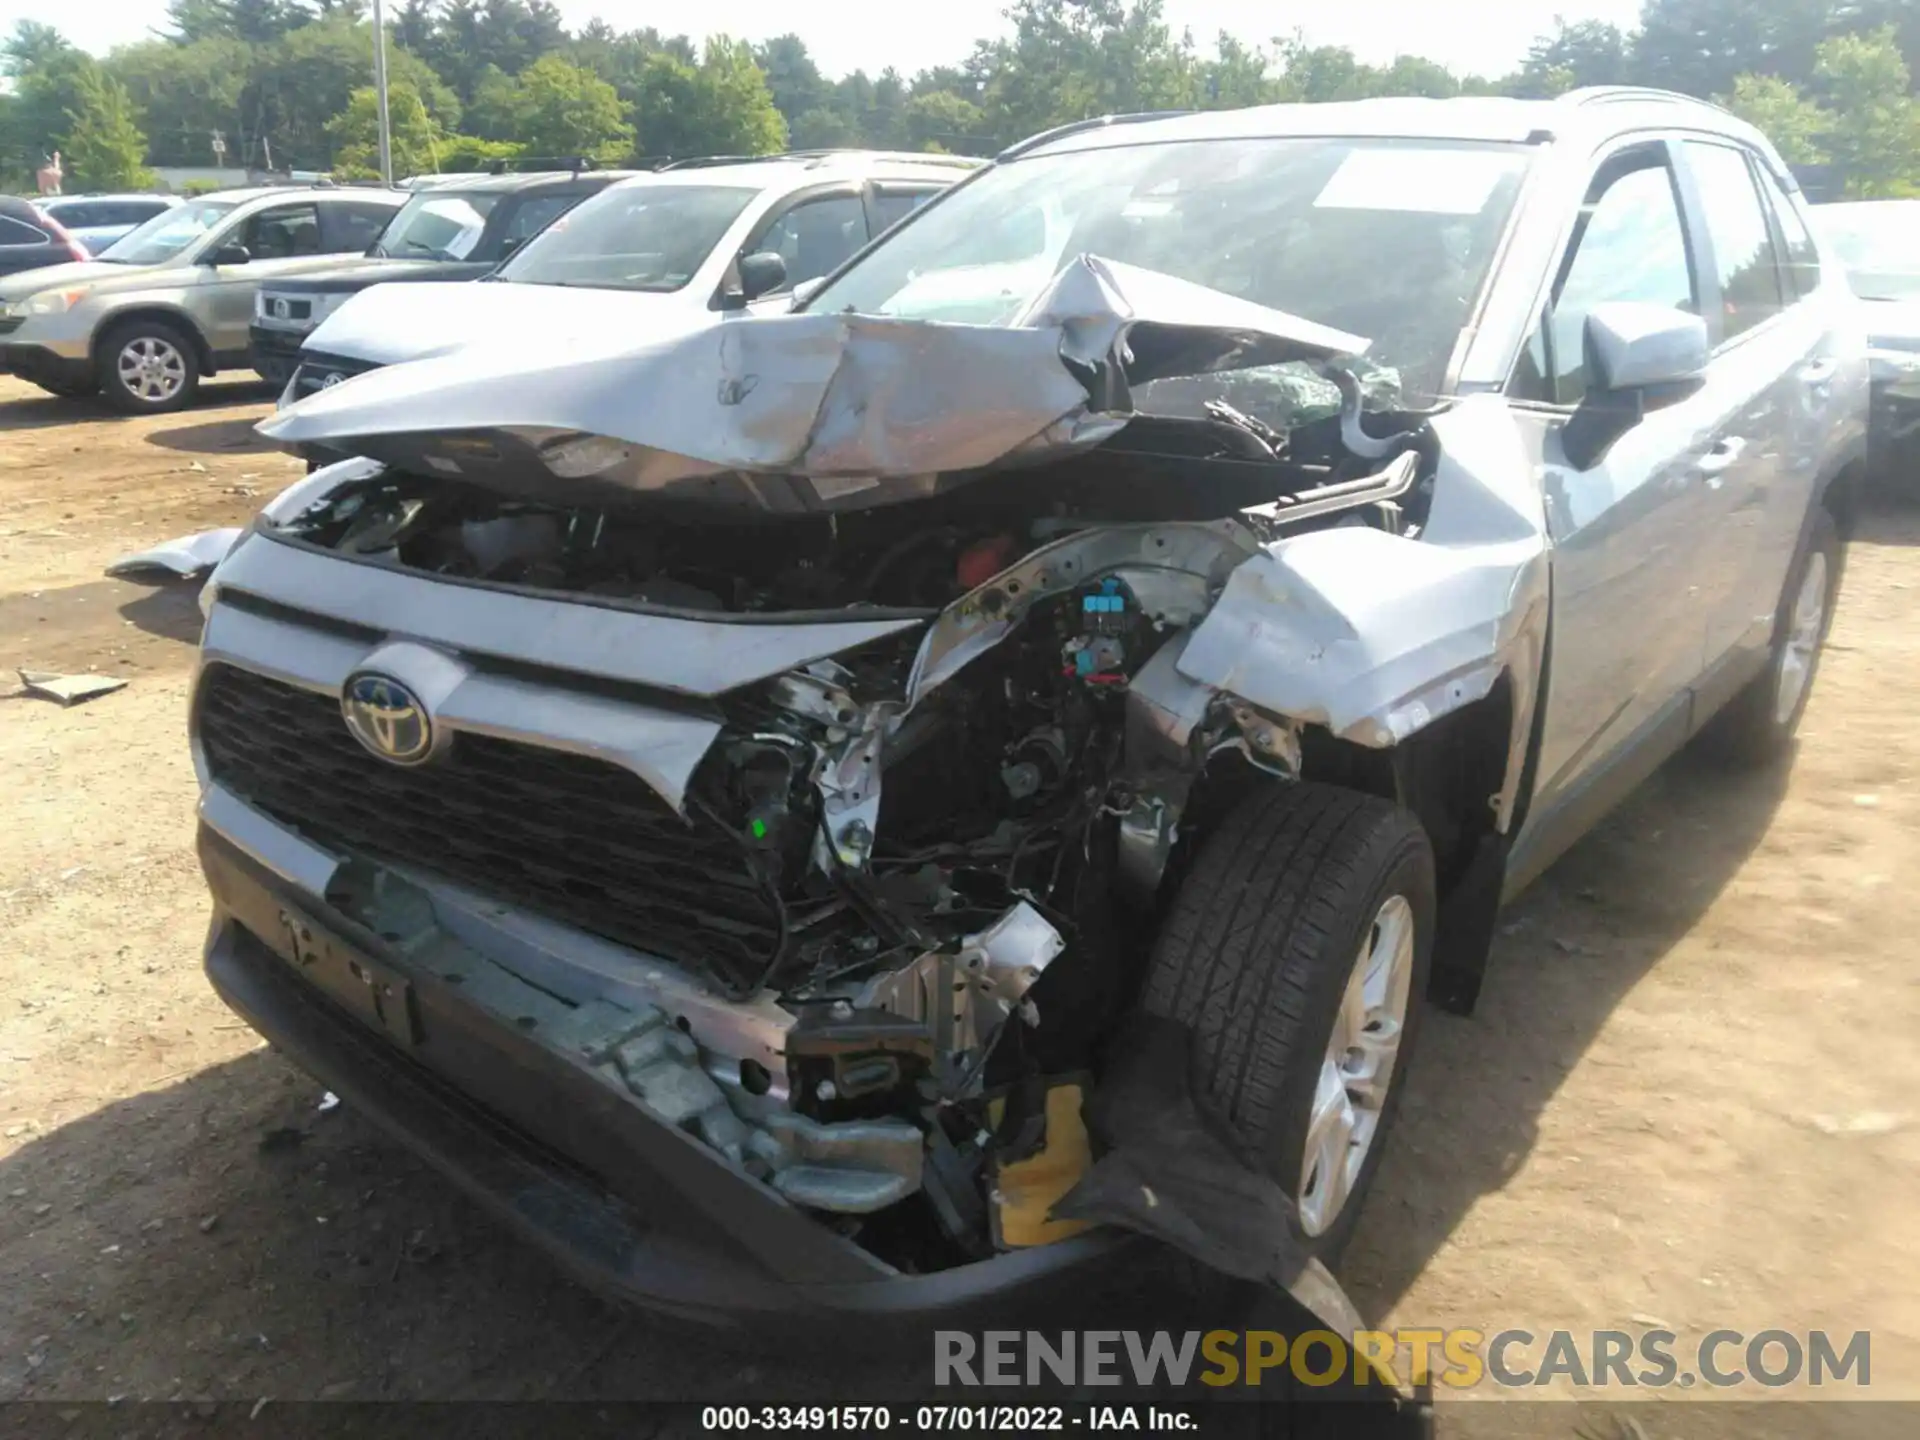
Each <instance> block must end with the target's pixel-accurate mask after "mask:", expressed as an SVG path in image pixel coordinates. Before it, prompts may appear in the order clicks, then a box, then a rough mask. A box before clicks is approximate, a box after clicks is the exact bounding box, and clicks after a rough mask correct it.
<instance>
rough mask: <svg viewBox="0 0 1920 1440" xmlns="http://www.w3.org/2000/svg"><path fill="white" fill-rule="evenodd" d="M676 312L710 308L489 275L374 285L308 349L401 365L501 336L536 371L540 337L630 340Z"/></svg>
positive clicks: (551, 341)
mask: <svg viewBox="0 0 1920 1440" xmlns="http://www.w3.org/2000/svg"><path fill="white" fill-rule="evenodd" d="M356 268H357V267H356ZM346 273H347V274H351V273H352V271H351V270H349V271H347V272H346ZM674 314H681V315H684V314H694V315H700V316H705V317H706V318H708V319H709V320H711V316H710V315H709V314H708V312H707V311H705V310H704V309H702V308H700V307H698V306H690V305H688V304H687V302H686V299H685V297H683V296H677V295H650V294H642V293H639V292H637V291H631V290H587V289H573V288H568V287H565V286H560V285H519V284H514V283H512V282H509V281H492V280H490V281H488V282H487V283H485V284H484V285H483V284H464V285H414V284H407V283H398V284H395V283H387V284H380V285H373V286H369V287H368V288H367V289H365V290H363V291H361V292H360V293H359V294H358V295H356V296H354V297H353V298H352V299H351V300H349V301H348V302H347V303H346V304H344V305H342V306H341V307H340V308H339V309H338V310H336V311H334V313H333V314H331V315H329V316H328V317H327V318H326V319H325V320H324V321H322V322H321V323H320V325H319V326H317V327H316V328H315V329H314V331H313V333H312V334H311V335H309V336H308V337H307V339H306V344H305V346H304V348H305V349H308V350H312V351H316V352H318V353H320V354H323V355H341V356H345V357H347V358H348V359H352V360H367V361H371V362H372V363H374V364H376V365H397V364H399V363H401V362H402V361H406V360H422V359H429V358H432V357H434V356H440V355H449V354H452V353H453V352H454V351H456V350H458V349H460V348H462V347H463V346H466V345H470V344H473V343H475V342H481V343H485V342H489V341H503V342H505V349H504V353H505V354H517V355H521V356H526V357H529V358H528V359H526V360H524V361H523V362H522V363H523V364H525V365H527V367H528V368H529V369H537V368H538V367H539V363H540V362H539V361H538V360H534V359H532V358H531V357H532V356H533V355H534V354H535V353H537V352H538V350H540V349H541V348H542V345H541V342H545V343H546V344H548V345H551V346H552V347H553V353H554V354H556V355H566V354H567V353H568V352H569V351H570V349H571V346H569V345H567V344H564V343H559V342H564V341H567V340H569V339H570V338H571V337H572V336H573V335H575V334H590V333H594V332H602V333H605V332H609V331H611V332H614V333H617V334H618V335H620V336H621V337H623V338H625V339H626V340H628V341H629V342H631V341H632V339H633V337H634V335H635V333H636V329H637V330H638V331H639V333H641V334H645V333H649V332H651V331H652V330H653V329H654V327H655V325H656V324H657V323H658V321H659V319H660V318H661V317H662V316H664V315H674ZM363 393H364V392H363Z"/></svg>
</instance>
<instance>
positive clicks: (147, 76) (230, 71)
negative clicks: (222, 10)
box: [102, 37, 257, 165]
mask: <svg viewBox="0 0 1920 1440" xmlns="http://www.w3.org/2000/svg"><path fill="white" fill-rule="evenodd" d="M256 60H257V55H256V51H255V49H254V47H253V46H251V45H248V44H246V43H245V42H244V41H241V40H234V39H230V38H222V37H213V38H209V39H205V40H195V41H193V42H192V43H190V44H176V43H174V42H171V41H166V40H148V41H144V42H142V43H141V44H138V45H128V46H125V47H123V48H121V49H118V50H115V51H114V52H113V53H112V54H111V55H109V56H108V57H107V58H106V60H105V61H103V62H102V63H103V64H104V65H105V67H106V70H107V73H108V74H109V75H111V76H113V78H114V79H116V80H118V81H119V82H120V83H121V84H122V85H124V86H126V87H127V94H128V95H129V96H130V97H132V100H133V104H134V108H135V109H136V110H137V111H138V112H139V114H140V124H141V128H142V129H143V130H145V131H146V132H147V153H148V156H149V158H150V160H151V162H152V163H153V164H156V165H208V164H211V163H213V159H214V152H213V136H214V134H215V132H218V133H219V134H220V136H221V138H222V139H224V140H225V141H226V143H227V147H228V150H229V152H230V154H229V158H232V157H233V156H237V155H238V154H239V153H240V152H241V150H242V148H243V141H242V139H241V125H240V113H241V109H240V101H241V97H242V96H243V95H244V94H245V93H246V89H247V81H248V78H249V77H250V76H251V74H252V73H253V68H254V65H255V63H256Z"/></svg>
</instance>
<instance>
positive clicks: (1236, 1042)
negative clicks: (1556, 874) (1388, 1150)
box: [1145, 784, 1435, 1257]
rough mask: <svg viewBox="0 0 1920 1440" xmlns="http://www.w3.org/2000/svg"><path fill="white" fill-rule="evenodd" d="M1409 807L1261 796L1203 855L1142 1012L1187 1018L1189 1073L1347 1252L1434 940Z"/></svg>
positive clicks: (1324, 792)
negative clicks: (1190, 1051)
mask: <svg viewBox="0 0 1920 1440" xmlns="http://www.w3.org/2000/svg"><path fill="white" fill-rule="evenodd" d="M1434 909H1435V900H1434V877H1433V853H1432V850H1431V848H1430V846H1429V844H1428V841H1427V836H1426V832H1425V830H1423V829H1422V828H1421V825H1420V822H1419V821H1418V820H1416V819H1415V818H1414V817H1413V815H1411V814H1410V813H1408V812H1407V811H1405V810H1403V809H1401V808H1400V807H1398V806H1396V805H1393V804H1391V803H1389V802H1387V801H1385V800H1380V799H1377V798H1375V797H1373V796H1370V795H1362V794H1359V793H1357V792H1354V791H1350V790H1344V789H1340V788H1337V787H1334V786H1327V785H1313V784H1299V785H1291V786H1285V787H1274V788H1272V789H1270V790H1266V791H1263V792H1262V793H1260V794H1259V795H1256V796H1255V797H1253V798H1252V799H1250V800H1249V801H1247V802H1246V803H1245V804H1243V805H1241V806H1240V807H1239V809H1237V810H1236V811H1234V812H1233V814H1232V815H1230V816H1229V817H1228V819H1227V820H1226V822H1225V823H1224V824H1223V825H1222V826H1221V827H1220V829H1219V830H1218V831H1217V832H1216V833H1215V834H1214V835H1213V836H1212V837H1211V838H1210V839H1209V840H1208V841H1207V843H1206V845H1205V846H1204V847H1203V848H1202V850H1201V851H1200V853H1199V854H1198V855H1197V856H1196V857H1195V858H1194V862H1193V866H1192V868H1191V869H1190V870H1189V872H1188V874H1187V876H1186V879H1185V880H1184V881H1183V882H1182V884H1181V886H1180V891H1179V893H1178V895H1177V896H1176V897H1175V899H1174V903H1173V907H1172V910H1171V912H1170V913H1169V915H1168V917H1167V921H1166V924H1165V926H1164V927H1163V928H1162V930H1161V933H1160V936H1159V939H1158V940H1157V942H1156V943H1155V946H1154V953H1153V959H1152V962H1151V965H1150V968H1149V971H1148V978H1147V990H1146V999H1145V1004H1146V1008H1147V1009H1148V1010H1149V1011H1151V1012H1152V1013H1154V1014H1157V1015H1162V1016H1166V1017H1168V1018H1170V1019H1174V1020H1178V1021H1180V1022H1182V1023H1183V1024H1185V1025H1187V1026H1188V1027H1189V1030H1190V1032H1191V1034H1192V1044H1193V1051H1194V1063H1195V1077H1194V1078H1195V1084H1196V1087H1197V1089H1198V1092H1199V1095H1200V1098H1201V1099H1202V1101H1203V1103H1210V1104H1211V1105H1212V1106H1213V1108H1214V1109H1215V1110H1216V1112H1217V1113H1218V1114H1219V1115H1220V1116H1221V1117H1222V1118H1223V1119H1224V1120H1225V1121H1226V1122H1227V1123H1228V1124H1229V1126H1230V1127H1231V1128H1232V1130H1233V1131H1234V1133H1235V1134H1237V1135H1238V1137H1239V1138H1240V1140H1241V1141H1242V1143H1243V1145H1244V1146H1245V1149H1246V1152H1247V1155H1248V1157H1249V1159H1250V1160H1252V1161H1253V1162H1254V1163H1256V1164H1257V1165H1258V1166H1260V1167H1261V1168H1262V1169H1264V1170H1265V1171H1266V1173H1267V1174H1269V1175H1270V1176H1272V1178H1273V1179H1274V1180H1275V1181H1276V1182H1277V1183H1278V1184H1279V1185H1280V1186H1281V1188H1282V1189H1283V1190H1285V1191H1286V1192H1287V1194H1289V1195H1290V1196H1292V1197H1293V1198H1294V1202H1295V1205H1296V1208H1297V1217H1296V1222H1295V1228H1296V1234H1297V1238H1298V1239H1299V1240H1300V1241H1301V1242H1302V1243H1303V1244H1304V1245H1305V1246H1306V1247H1307V1248H1308V1249H1309V1250H1310V1251H1311V1252H1313V1253H1314V1254H1316V1255H1320V1256H1324V1257H1331V1256H1333V1255H1335V1254H1337V1253H1338V1252H1339V1250H1340V1247H1341V1246H1342V1245H1343V1244H1344V1243H1345V1241H1346V1238H1347V1236H1348V1234H1349V1233H1351V1231H1352V1229H1353V1226H1354V1224H1355V1222H1356V1221H1357V1220H1358V1218H1359V1212H1360V1204H1361V1200H1362V1198H1363V1196H1364V1195H1365V1193H1366V1191H1367V1188H1368V1187H1369V1186H1370V1185H1371V1183H1372V1180H1373V1175H1374V1172H1375V1170H1376V1169H1378V1167H1379V1162H1380V1155H1381V1150H1382V1146H1383V1143H1384V1141H1385V1137H1386V1132H1387V1130H1388V1129H1389V1128H1390V1127H1391V1125H1392V1123H1393V1117H1394V1115H1395V1113H1396V1112H1397V1111H1398V1109H1399V1099H1400V1092H1401V1088H1402V1086H1401V1084H1400V1080H1401V1077H1402V1076H1403V1075H1404V1074H1405V1071H1406V1065H1407V1061H1408V1059H1409V1057H1410V1055H1411V1051H1412V1046H1413V1040H1414V1037H1415V1034H1416V1033H1417V1031H1418V1029H1419V1020H1420V1010H1421V997H1422V995H1423V994H1424V993H1425V990H1426V985H1427V971H1428V966H1429V963H1430V952H1431V950H1432V945H1433V926H1434Z"/></svg>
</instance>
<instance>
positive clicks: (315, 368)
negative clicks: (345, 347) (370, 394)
mask: <svg viewBox="0 0 1920 1440" xmlns="http://www.w3.org/2000/svg"><path fill="white" fill-rule="evenodd" d="M379 368H380V367H379V366H377V365H375V364H373V363H372V362H371V361H367V360H349V359H347V358H346V357H345V356H341V355H315V354H311V353H307V354H305V355H304V356H303V358H302V359H301V361H300V368H299V369H298V370H296V371H294V372H293V394H294V398H295V399H296V400H298V399H304V398H305V397H306V396H308V395H311V394H313V393H314V392H315V391H317V390H323V389H325V388H326V387H327V385H328V384H329V383H333V384H338V383H339V382H340V381H341V380H350V379H352V378H353V377H354V376H355V375H364V374H366V373H367V371H369V370H377V369H379Z"/></svg>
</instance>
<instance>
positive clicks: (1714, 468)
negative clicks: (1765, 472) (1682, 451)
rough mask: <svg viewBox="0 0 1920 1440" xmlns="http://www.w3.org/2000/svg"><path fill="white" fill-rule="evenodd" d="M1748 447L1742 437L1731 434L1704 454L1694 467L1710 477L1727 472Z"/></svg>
mask: <svg viewBox="0 0 1920 1440" xmlns="http://www.w3.org/2000/svg"><path fill="white" fill-rule="evenodd" d="M1746 448H1747V442H1746V441H1745V440H1744V439H1743V438H1742V437H1740V436H1738V435H1729V436H1728V437H1727V438H1726V439H1724V440H1722V441H1721V442H1720V443H1719V444H1718V445H1716V446H1714V447H1713V448H1712V449H1711V450H1709V451H1707V453H1706V454H1704V455H1702V456H1701V457H1700V459H1699V460H1698V461H1697V462H1695V464H1694V469H1696V470H1698V471H1699V472H1700V473H1701V474H1702V475H1705V476H1707V477H1709V479H1711V478H1712V477H1713V476H1716V475H1722V474H1725V473H1726V471H1727V470H1729V469H1730V468H1732V466H1733V464H1734V463H1735V462H1736V461H1737V460H1739V458H1740V454H1741V452H1742V451H1744V450H1745V449H1746ZM1716 484H1717V482H1716Z"/></svg>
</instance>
